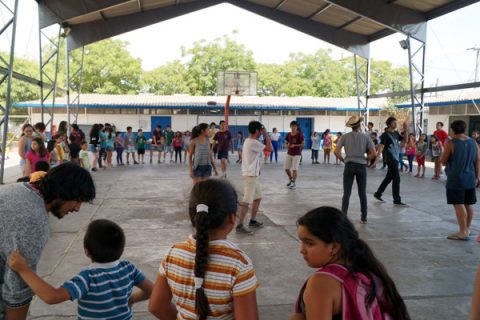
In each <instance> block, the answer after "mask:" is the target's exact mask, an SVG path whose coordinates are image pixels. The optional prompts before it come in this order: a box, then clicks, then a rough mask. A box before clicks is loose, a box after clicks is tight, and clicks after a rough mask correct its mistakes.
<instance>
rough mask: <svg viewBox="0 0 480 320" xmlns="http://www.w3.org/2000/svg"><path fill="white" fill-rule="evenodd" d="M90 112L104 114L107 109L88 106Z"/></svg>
mask: <svg viewBox="0 0 480 320" xmlns="http://www.w3.org/2000/svg"><path fill="white" fill-rule="evenodd" d="M87 113H88V114H104V113H105V109H103V108H87Z"/></svg>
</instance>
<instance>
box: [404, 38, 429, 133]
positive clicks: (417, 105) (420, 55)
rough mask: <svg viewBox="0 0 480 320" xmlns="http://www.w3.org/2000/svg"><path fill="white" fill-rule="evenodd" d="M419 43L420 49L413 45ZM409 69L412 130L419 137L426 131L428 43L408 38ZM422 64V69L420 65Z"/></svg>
mask: <svg viewBox="0 0 480 320" xmlns="http://www.w3.org/2000/svg"><path fill="white" fill-rule="evenodd" d="M412 40H413V41H412ZM416 43H418V44H417V45H418V48H417V49H416V50H414V49H413V45H414V44H416ZM406 47H407V48H406V49H407V52H408V69H409V75H410V99H411V103H412V128H413V129H412V130H413V134H414V135H415V136H416V137H418V136H419V135H420V134H422V132H423V131H424V125H425V124H424V119H423V115H424V114H423V112H424V101H423V100H424V95H425V94H424V87H425V53H426V42H421V41H418V40H414V39H413V38H411V37H407V40H406ZM416 61H417V63H416ZM418 63H420V67H419V64H418Z"/></svg>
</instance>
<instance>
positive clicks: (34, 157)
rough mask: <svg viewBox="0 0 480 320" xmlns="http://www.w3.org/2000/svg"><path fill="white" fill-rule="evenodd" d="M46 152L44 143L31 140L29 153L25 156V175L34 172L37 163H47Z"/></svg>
mask: <svg viewBox="0 0 480 320" xmlns="http://www.w3.org/2000/svg"><path fill="white" fill-rule="evenodd" d="M48 158H49V156H48V152H47V149H46V148H45V143H44V142H43V140H42V139H41V138H38V137H37V138H33V140H32V144H31V146H30V151H28V152H27V154H26V155H25V160H26V164H25V175H26V176H29V175H30V174H32V173H34V172H35V164H36V163H37V162H38V161H47V162H48Z"/></svg>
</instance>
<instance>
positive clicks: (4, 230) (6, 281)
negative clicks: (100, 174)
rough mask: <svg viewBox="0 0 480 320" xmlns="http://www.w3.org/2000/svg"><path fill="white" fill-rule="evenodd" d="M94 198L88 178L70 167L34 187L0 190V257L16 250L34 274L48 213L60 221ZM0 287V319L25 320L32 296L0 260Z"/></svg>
mask: <svg viewBox="0 0 480 320" xmlns="http://www.w3.org/2000/svg"><path fill="white" fill-rule="evenodd" d="M94 198H95V185H94V183H93V180H92V177H91V175H90V174H89V173H88V172H87V171H86V170H85V169H83V168H80V167H79V166H77V165H75V164H71V163H66V164H61V165H59V166H57V167H55V168H53V169H52V170H50V171H49V172H48V173H47V174H46V176H44V177H43V178H41V179H39V180H38V181H37V182H35V183H33V184H30V183H17V184H11V185H6V186H2V187H0V203H2V210H0V255H1V256H2V257H7V256H8V255H9V254H10V253H11V252H12V251H14V250H18V251H20V252H21V254H22V255H23V256H25V258H26V259H27V261H28V264H29V265H30V266H31V267H32V269H33V270H35V269H36V266H37V263H38V261H39V260H40V256H41V254H42V251H43V249H44V248H45V245H46V243H47V241H48V237H49V225H48V212H51V213H52V214H53V215H54V216H55V217H57V218H59V219H61V218H63V217H64V216H65V215H67V214H68V213H69V212H78V211H79V210H80V206H81V204H82V202H89V201H92V200H93V199H94ZM0 285H1V290H0V319H3V318H4V317H5V318H6V319H16V320H17V319H19V320H20V319H21V320H23V319H26V317H27V313H28V308H29V305H30V301H31V300H32V297H33V293H32V291H31V289H30V288H29V287H28V286H27V285H26V284H25V282H23V280H22V279H21V278H20V276H19V275H18V274H17V273H15V272H13V271H12V270H11V269H10V268H9V267H8V266H7V264H6V259H0ZM2 309H3V310H2Z"/></svg>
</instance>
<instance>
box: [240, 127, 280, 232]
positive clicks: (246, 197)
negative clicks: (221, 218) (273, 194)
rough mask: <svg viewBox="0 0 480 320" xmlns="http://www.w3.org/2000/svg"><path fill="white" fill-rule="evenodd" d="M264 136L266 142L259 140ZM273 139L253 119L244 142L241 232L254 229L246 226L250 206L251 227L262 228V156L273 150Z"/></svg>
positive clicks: (249, 224)
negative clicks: (259, 218) (260, 216)
mask: <svg viewBox="0 0 480 320" xmlns="http://www.w3.org/2000/svg"><path fill="white" fill-rule="evenodd" d="M260 136H263V140H264V142H265V144H263V143H262V142H260V141H258V139H259V138H260ZM272 148H273V147H272V141H271V140H270V137H269V136H268V133H267V130H266V129H265V127H264V126H263V125H262V124H261V123H260V122H258V121H252V122H250V123H249V124H248V138H247V139H245V142H244V143H243V160H242V176H243V200H242V202H241V203H240V209H239V213H238V219H239V223H238V225H237V228H236V231H237V232H239V233H247V234H251V233H252V231H251V230H249V229H247V228H246V227H245V226H244V220H245V216H246V215H247V212H248V207H249V206H251V208H252V215H251V218H250V222H249V223H248V226H249V227H252V228H261V227H263V223H262V222H260V221H257V219H256V218H257V212H258V207H260V202H261V201H262V187H261V185H260V157H261V155H262V153H263V151H264V150H267V151H272Z"/></svg>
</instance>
